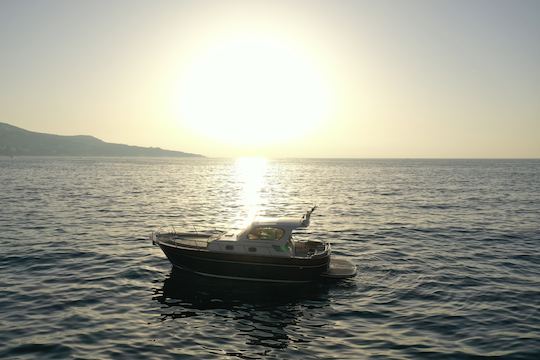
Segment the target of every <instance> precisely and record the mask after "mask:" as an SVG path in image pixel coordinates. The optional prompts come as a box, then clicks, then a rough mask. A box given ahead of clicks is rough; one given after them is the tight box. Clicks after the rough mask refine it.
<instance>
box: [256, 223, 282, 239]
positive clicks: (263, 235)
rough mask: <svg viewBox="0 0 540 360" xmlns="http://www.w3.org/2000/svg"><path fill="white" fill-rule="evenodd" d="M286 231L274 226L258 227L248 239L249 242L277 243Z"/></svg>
mask: <svg viewBox="0 0 540 360" xmlns="http://www.w3.org/2000/svg"><path fill="white" fill-rule="evenodd" d="M284 234H285V231H284V230H283V229H280V228H278V227H272V226H258V227H255V228H253V229H252V230H251V231H250V232H249V233H248V236H247V238H248V239H249V240H270V241H276V240H281V238H283V235H284Z"/></svg>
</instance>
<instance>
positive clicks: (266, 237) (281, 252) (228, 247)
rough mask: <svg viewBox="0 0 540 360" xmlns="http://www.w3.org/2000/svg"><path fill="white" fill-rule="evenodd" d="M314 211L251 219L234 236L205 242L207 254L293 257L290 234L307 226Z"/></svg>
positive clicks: (226, 235)
mask: <svg viewBox="0 0 540 360" xmlns="http://www.w3.org/2000/svg"><path fill="white" fill-rule="evenodd" d="M313 210H315V208H313V209H311V210H310V211H308V212H306V214H305V215H304V216H303V217H302V218H300V219H298V218H289V217H280V218H265V217H260V218H257V219H255V221H253V222H252V223H251V224H250V225H249V226H248V227H246V228H245V229H244V230H242V231H240V232H238V233H225V234H223V235H221V236H219V237H217V238H216V239H215V240H213V241H210V242H209V243H208V250H209V251H216V252H223V253H240V254H252V255H263V256H280V257H281V256H282V257H293V256H295V245H294V243H293V241H292V233H293V231H294V230H295V229H297V228H305V227H308V226H309V218H310V216H311V213H312V212H313Z"/></svg>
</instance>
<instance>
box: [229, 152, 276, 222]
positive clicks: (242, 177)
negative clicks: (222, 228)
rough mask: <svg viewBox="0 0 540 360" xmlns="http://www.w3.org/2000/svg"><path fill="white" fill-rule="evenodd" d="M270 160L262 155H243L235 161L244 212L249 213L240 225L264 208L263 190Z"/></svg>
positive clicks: (249, 220) (250, 219)
mask: <svg viewBox="0 0 540 360" xmlns="http://www.w3.org/2000/svg"><path fill="white" fill-rule="evenodd" d="M267 167H268V160H267V159H265V158H262V157H241V158H238V159H236V162H235V175H236V178H237V179H238V184H239V186H240V187H241V189H240V193H239V196H240V205H241V207H242V208H243V211H241V212H242V214H244V215H247V216H245V217H244V219H243V220H242V223H241V224H239V225H242V226H244V225H247V224H246V223H249V222H251V221H252V220H253V218H254V217H255V216H256V215H257V214H258V212H259V211H261V210H262V208H261V207H262V201H261V191H262V189H263V188H264V187H265V185H266V179H265V174H266V170H267Z"/></svg>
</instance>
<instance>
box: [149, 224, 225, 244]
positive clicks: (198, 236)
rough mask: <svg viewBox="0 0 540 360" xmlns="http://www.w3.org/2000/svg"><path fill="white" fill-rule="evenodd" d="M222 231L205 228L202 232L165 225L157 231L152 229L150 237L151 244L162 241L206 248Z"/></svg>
mask: <svg viewBox="0 0 540 360" xmlns="http://www.w3.org/2000/svg"><path fill="white" fill-rule="evenodd" d="M184 229H185V228H184ZM223 233H224V231H221V230H217V229H214V230H207V231H204V232H200V231H196V232H190V231H186V230H182V229H177V228H176V227H174V226H167V227H160V228H159V229H158V230H157V231H153V232H152V235H151V239H152V243H153V244H155V243H156V242H164V243H169V244H172V245H175V246H184V247H190V248H194V249H206V248H207V247H208V243H209V242H210V241H212V240H215V239H217V238H219V237H220V236H221V235H222V234H223Z"/></svg>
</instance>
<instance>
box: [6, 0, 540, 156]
mask: <svg viewBox="0 0 540 360" xmlns="http://www.w3.org/2000/svg"><path fill="white" fill-rule="evenodd" d="M0 122H7V123H9V124H12V125H15V126H19V127H23V128H25V129H28V130H32V131H38V132H47V133H55V134H62V135H80V134H85V135H93V136H96V137H98V138H100V139H102V140H104V141H108V142H115V143H125V144H130V145H140V146H159V147H162V148H166V149H171V150H180V151H187V152H194V153H201V154H204V155H207V156H213V157H237V156H266V157H340V158H355V157H358V158H371V157H374V158H539V157H540V1H534V0H533V1H523V0H508V1H500V0H488V1H480V0H470V1H459V0H453V1H443V0H433V1H316V0H310V1H300V0H298V1H297V0H290V1H137V0H130V1H122V0H116V1H101V0H95V1H46V0H43V1H26V0H14V1H10V0H1V1H0Z"/></svg>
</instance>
